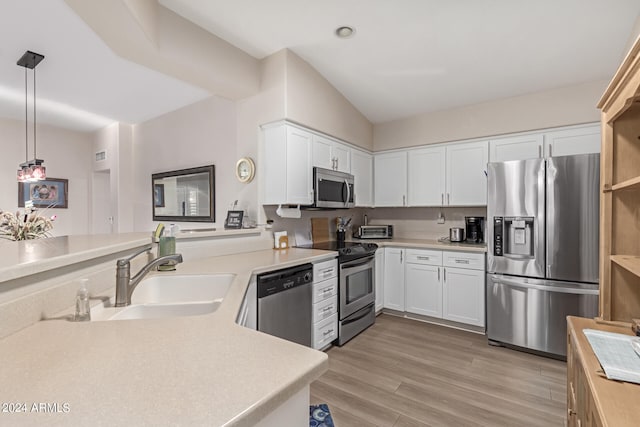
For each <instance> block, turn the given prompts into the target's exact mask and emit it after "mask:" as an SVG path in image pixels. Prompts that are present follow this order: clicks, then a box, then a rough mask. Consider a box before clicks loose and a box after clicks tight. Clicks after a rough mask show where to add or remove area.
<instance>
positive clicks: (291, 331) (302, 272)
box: [258, 264, 313, 347]
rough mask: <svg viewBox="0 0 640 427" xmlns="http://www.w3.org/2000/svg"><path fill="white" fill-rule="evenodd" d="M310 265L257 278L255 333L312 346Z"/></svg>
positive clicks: (311, 278) (311, 267) (311, 276)
mask: <svg viewBox="0 0 640 427" xmlns="http://www.w3.org/2000/svg"><path fill="white" fill-rule="evenodd" d="M312 282H313V265H312V264H303V265H298V266H296V267H291V268H285V269H282V270H277V271H272V272H269V273H265V274H260V275H258V330H259V331H261V332H264V333H267V334H269V335H274V336H276V337H280V338H283V339H285V340H289V341H293V342H296V343H298V344H302V345H306V346H307V347H311V345H312V343H311V311H312V297H313V294H312Z"/></svg>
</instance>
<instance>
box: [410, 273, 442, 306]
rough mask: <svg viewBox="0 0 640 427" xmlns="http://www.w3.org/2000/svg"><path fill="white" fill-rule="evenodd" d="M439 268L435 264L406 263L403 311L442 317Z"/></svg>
mask: <svg viewBox="0 0 640 427" xmlns="http://www.w3.org/2000/svg"><path fill="white" fill-rule="evenodd" d="M441 268H442V267H437V266H435V265H422V264H407V265H406V268H405V283H406V304H405V307H406V308H405V311H407V312H408V313H415V314H422V315H424V316H432V317H442V282H441V281H440V269H441Z"/></svg>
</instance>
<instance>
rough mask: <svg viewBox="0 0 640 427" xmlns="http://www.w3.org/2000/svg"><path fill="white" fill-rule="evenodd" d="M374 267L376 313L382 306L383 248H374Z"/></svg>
mask: <svg viewBox="0 0 640 427" xmlns="http://www.w3.org/2000/svg"><path fill="white" fill-rule="evenodd" d="M375 263H376V269H375V272H374V274H375V276H374V281H375V285H376V313H379V312H380V311H381V310H382V308H383V307H384V249H383V248H379V249H378V250H376V260H375Z"/></svg>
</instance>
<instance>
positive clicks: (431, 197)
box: [407, 146, 446, 206]
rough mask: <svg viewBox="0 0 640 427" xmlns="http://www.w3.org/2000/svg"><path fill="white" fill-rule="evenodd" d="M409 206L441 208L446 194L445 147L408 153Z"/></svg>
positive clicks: (421, 149)
mask: <svg viewBox="0 0 640 427" xmlns="http://www.w3.org/2000/svg"><path fill="white" fill-rule="evenodd" d="M407 154H408V156H409V158H408V162H409V170H408V172H407V173H408V179H407V189H408V200H407V204H408V206H441V205H444V203H445V200H444V194H445V191H446V189H445V158H446V149H445V147H443V146H438V147H433V148H420V149H417V150H409V151H408V153H407Z"/></svg>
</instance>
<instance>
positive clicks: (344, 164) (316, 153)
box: [313, 134, 351, 173]
mask: <svg viewBox="0 0 640 427" xmlns="http://www.w3.org/2000/svg"><path fill="white" fill-rule="evenodd" d="M313 166H317V167H320V168H325V169H331V170H336V171H340V172H347V173H351V149H350V148H349V147H347V146H346V145H344V144H341V143H339V142H338V141H335V140H333V139H331V138H328V137H325V136H322V135H317V134H314V135H313Z"/></svg>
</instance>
